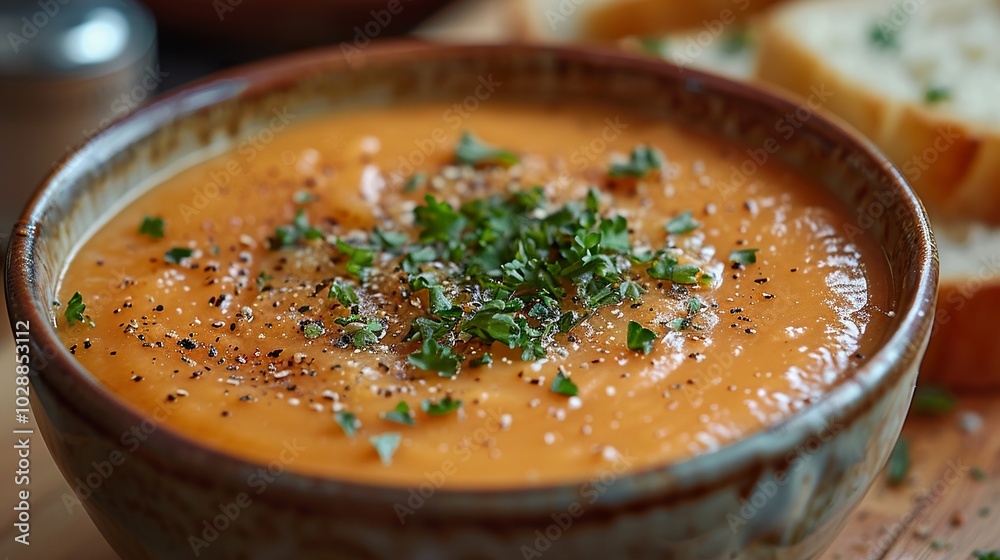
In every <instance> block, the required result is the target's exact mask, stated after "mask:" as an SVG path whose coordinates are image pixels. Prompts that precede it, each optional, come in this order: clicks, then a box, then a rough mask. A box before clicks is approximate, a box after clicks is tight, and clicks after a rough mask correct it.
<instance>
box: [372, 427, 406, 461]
mask: <svg viewBox="0 0 1000 560" xmlns="http://www.w3.org/2000/svg"><path fill="white" fill-rule="evenodd" d="M402 440H403V436H401V435H400V434H398V433H396V432H386V433H384V434H379V435H377V436H371V437H370V438H368V441H369V442H371V444H372V447H374V448H375V451H377V452H378V456H379V459H381V460H382V464H383V465H391V464H392V456H393V455H395V454H396V450H397V449H399V443H400V442H401V441H402Z"/></svg>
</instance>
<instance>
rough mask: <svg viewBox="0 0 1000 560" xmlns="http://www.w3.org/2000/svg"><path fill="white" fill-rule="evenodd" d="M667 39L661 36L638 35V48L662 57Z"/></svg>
mask: <svg viewBox="0 0 1000 560" xmlns="http://www.w3.org/2000/svg"><path fill="white" fill-rule="evenodd" d="M667 45H668V43H667V40H666V39H664V38H661V37H640V38H639V48H641V49H642V52H644V53H646V54H649V55H652V56H655V57H657V58H662V57H663V55H664V52H665V51H666V48H667Z"/></svg>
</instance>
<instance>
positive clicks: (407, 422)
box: [379, 401, 416, 426]
mask: <svg viewBox="0 0 1000 560" xmlns="http://www.w3.org/2000/svg"><path fill="white" fill-rule="evenodd" d="M379 416H381V417H382V419H383V420H388V421H390V422H395V423H397V424H403V425H404V426H414V425H416V423H415V422H414V421H413V412H412V411H410V405H408V404H406V402H405V401H399V404H397V405H396V408H394V409H392V410H390V411H389V412H383V413H381V414H379Z"/></svg>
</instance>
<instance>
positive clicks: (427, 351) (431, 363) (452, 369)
mask: <svg viewBox="0 0 1000 560" xmlns="http://www.w3.org/2000/svg"><path fill="white" fill-rule="evenodd" d="M407 360H408V361H409V362H410V363H411V364H413V365H414V366H416V367H418V368H420V369H422V370H424V371H435V372H437V373H438V375H440V376H441V377H454V376H455V374H456V373H458V366H459V364H461V359H460V358H459V357H458V356H456V355H455V354H454V353H453V352H452V351H451V348H448V347H446V346H441V345H439V344H438V343H437V341H436V340H434V339H433V338H429V339H425V340H424V341H423V345H422V347H421V349H420V351H419V352H414V353H412V354H410V355H409V356H407Z"/></svg>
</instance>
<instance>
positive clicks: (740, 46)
mask: <svg viewBox="0 0 1000 560" xmlns="http://www.w3.org/2000/svg"><path fill="white" fill-rule="evenodd" d="M751 44H752V40H751V38H750V33H748V32H747V30H746V29H740V30H738V31H735V32H733V33H729V34H727V35H726V37H725V38H723V40H722V44H721V45H720V49H721V50H722V54H726V55H730V56H732V55H736V54H739V53H741V52H743V51H745V50H747V49H748V48H750V45H751Z"/></svg>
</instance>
